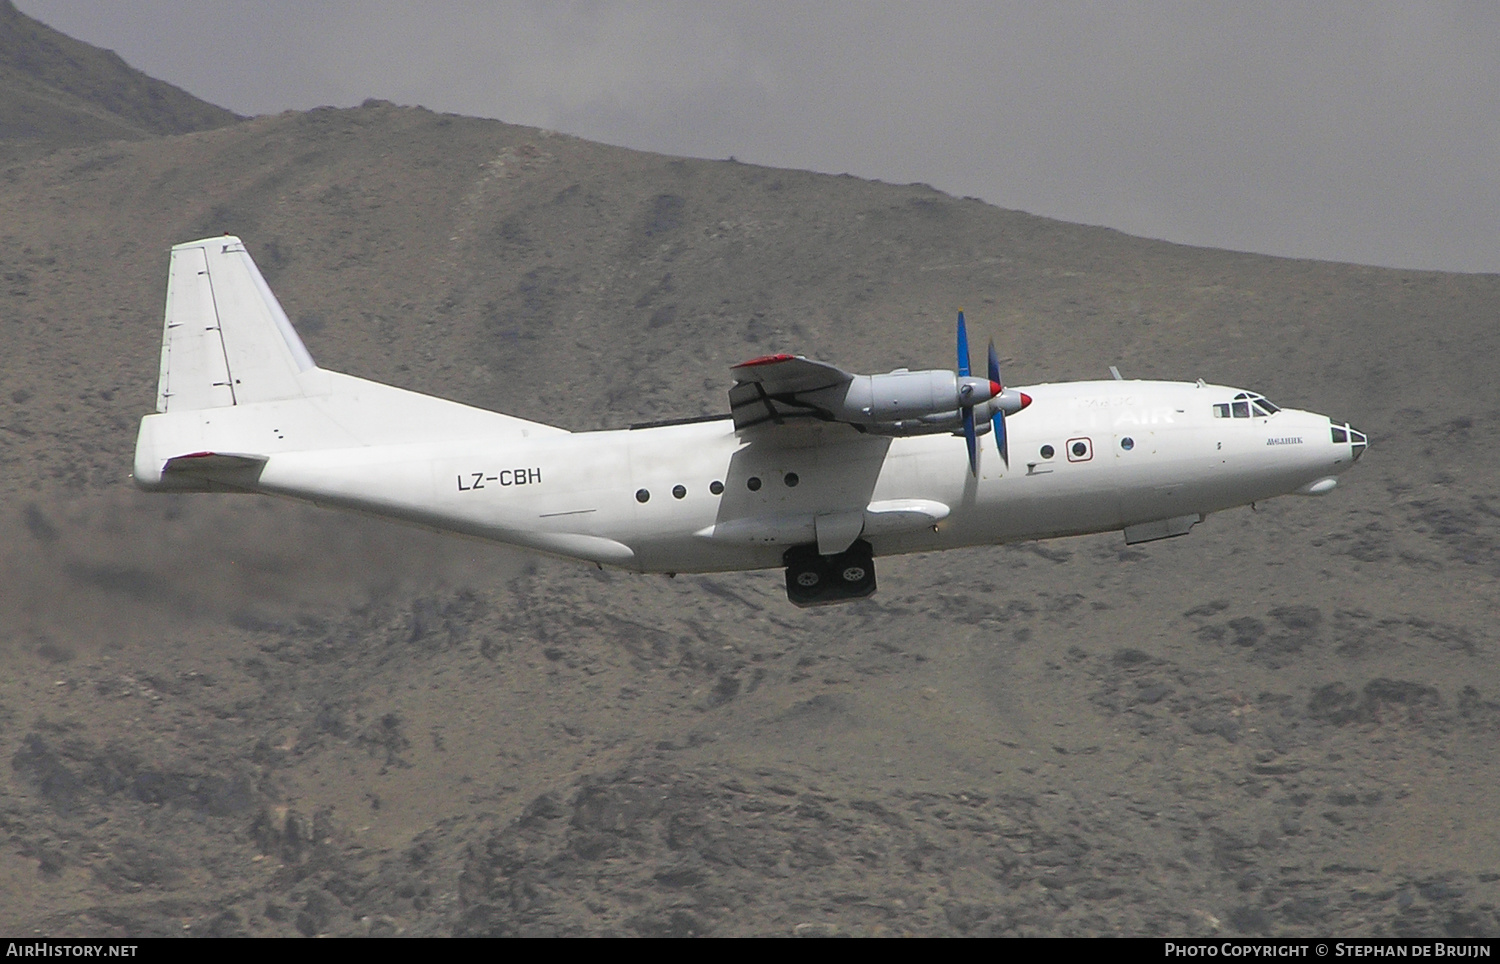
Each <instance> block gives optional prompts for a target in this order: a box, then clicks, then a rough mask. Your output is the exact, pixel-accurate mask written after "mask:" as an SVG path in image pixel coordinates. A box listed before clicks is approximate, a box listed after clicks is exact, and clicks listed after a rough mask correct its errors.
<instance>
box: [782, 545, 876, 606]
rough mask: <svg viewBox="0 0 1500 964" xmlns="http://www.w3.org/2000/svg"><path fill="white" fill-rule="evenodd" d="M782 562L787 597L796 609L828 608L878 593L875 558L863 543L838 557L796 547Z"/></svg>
mask: <svg viewBox="0 0 1500 964" xmlns="http://www.w3.org/2000/svg"><path fill="white" fill-rule="evenodd" d="M781 559H782V562H784V563H785V564H786V597H787V599H789V600H791V601H792V604H793V605H795V606H803V607H807V606H827V605H831V604H833V603H841V602H848V601H849V600H851V599H863V598H864V597H866V596H868V595H870V594H871V593H873V592H874V591H875V557H874V554H873V553H872V551H871V549H870V544H869V543H868V542H866V541H865V540H863V539H859V540H856V541H855V543H854V545H852V546H850V547H849V548H848V549H846V550H844V551H843V552H841V553H839V554H838V555H835V556H820V555H818V547H817V546H815V545H807V546H793V547H792V548H790V549H788V550H787V551H786V553H785V555H783V556H782V557H781Z"/></svg>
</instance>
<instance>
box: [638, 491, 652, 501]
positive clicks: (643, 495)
mask: <svg viewBox="0 0 1500 964" xmlns="http://www.w3.org/2000/svg"><path fill="white" fill-rule="evenodd" d="M635 501H637V502H641V503H645V502H650V501H651V493H650V492H648V491H646V490H645V489H636V490H635Z"/></svg>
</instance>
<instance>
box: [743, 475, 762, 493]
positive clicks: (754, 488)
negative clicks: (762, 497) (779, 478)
mask: <svg viewBox="0 0 1500 964" xmlns="http://www.w3.org/2000/svg"><path fill="white" fill-rule="evenodd" d="M745 488H747V489H749V490H750V491H751V492H759V491H760V477H759V476H756V475H752V476H750V478H748V479H746V480H745Z"/></svg>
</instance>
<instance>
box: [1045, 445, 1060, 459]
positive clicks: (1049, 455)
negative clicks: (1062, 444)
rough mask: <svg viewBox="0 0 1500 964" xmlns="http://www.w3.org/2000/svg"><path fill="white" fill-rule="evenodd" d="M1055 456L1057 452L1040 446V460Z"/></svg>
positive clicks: (1051, 448)
mask: <svg viewBox="0 0 1500 964" xmlns="http://www.w3.org/2000/svg"><path fill="white" fill-rule="evenodd" d="M1056 454H1057V450H1056V449H1054V448H1053V447H1052V446H1050V445H1043V446H1042V458H1044V459H1050V458H1052V456H1054V455H1056Z"/></svg>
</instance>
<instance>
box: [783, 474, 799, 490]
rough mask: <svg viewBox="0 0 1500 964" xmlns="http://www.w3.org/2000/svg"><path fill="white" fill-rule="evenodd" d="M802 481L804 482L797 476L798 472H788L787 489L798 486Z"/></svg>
mask: <svg viewBox="0 0 1500 964" xmlns="http://www.w3.org/2000/svg"><path fill="white" fill-rule="evenodd" d="M801 481H802V479H801V478H800V477H798V475H797V473H796V472H788V473H787V474H786V485H787V488H791V487H792V486H794V485H796V484H797V483H798V482H801Z"/></svg>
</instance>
